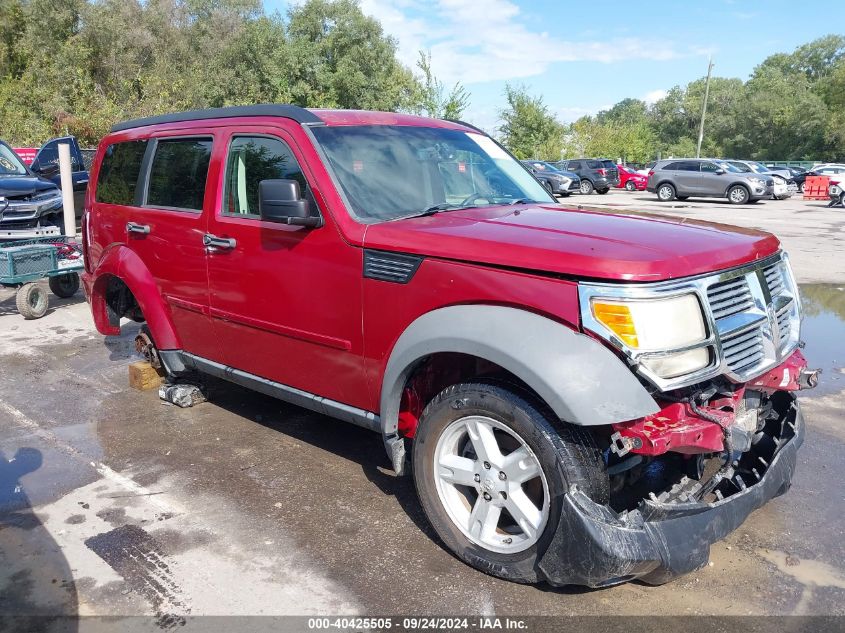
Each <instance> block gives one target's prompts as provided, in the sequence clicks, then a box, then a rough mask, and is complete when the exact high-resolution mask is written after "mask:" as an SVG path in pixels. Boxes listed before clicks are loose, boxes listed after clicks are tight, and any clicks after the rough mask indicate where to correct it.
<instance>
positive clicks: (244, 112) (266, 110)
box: [111, 103, 322, 132]
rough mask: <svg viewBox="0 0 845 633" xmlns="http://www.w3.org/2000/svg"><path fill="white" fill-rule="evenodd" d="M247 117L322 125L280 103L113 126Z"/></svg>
mask: <svg viewBox="0 0 845 633" xmlns="http://www.w3.org/2000/svg"><path fill="white" fill-rule="evenodd" d="M246 116H278V117H284V118H285V119H293V120H294V121H296V122H298V123H322V120H321V119H320V117H318V116H317V115H316V114H314V113H313V112H311V111H310V110H306V109H305V108H300V107H299V106H294V105H281V104H278V103H261V104H258V105H248V106H231V107H228V108H208V109H207V110H189V111H187V112H174V113H173V114H162V115H159V116H151V117H146V118H144V119H134V120H132V121H124V122H123V123H118V124H117V125H114V126H112V129H111V131H112V132H120V131H122V130H129V129H132V128H135V127H143V126H145V125H160V124H162V123H178V122H180V121H199V120H203V119H230V118H233V117H246Z"/></svg>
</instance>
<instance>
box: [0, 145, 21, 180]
mask: <svg viewBox="0 0 845 633" xmlns="http://www.w3.org/2000/svg"><path fill="white" fill-rule="evenodd" d="M26 174H27V172H26V167H24V166H23V163H22V162H21V159H20V158H18V155H17V154H15V153H14V152H13V151H12V149H11V148H10V147H9V146H7V145H5V144H3V143H0V176H26Z"/></svg>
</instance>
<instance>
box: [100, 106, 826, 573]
mask: <svg viewBox="0 0 845 633" xmlns="http://www.w3.org/2000/svg"><path fill="white" fill-rule="evenodd" d="M92 183H93V184H92V186H91V187H90V189H89V192H88V197H87V201H86V210H85V216H84V230H83V233H84V247H85V252H86V258H85V261H86V266H87V272H86V274H85V276H84V281H85V290H86V294H87V297H88V300H89V301H90V303H91V310H92V312H93V316H94V320H95V322H96V324H97V328H98V329H99V331H100V332H102V333H103V334H109V335H114V334H117V333H118V332H119V331H120V320H121V318H124V317H126V318H129V319H131V320H133V321H136V322H139V323H144V324H145V325H144V326H143V329H142V334H141V336H142V338H144V337H149V339H150V340H151V345H152V346H153V347H151V348H150V350H149V351H150V357H151V358H152V359H153V361H154V362H160V363H161V364H162V366H163V371H166V373H167V376H168V378H169V380H172V381H178V380H180V379H184V377H185V376H188V377H192V378H191V379H192V380H196V377H197V376H201V375H202V374H208V375H211V376H216V377H219V378H222V379H225V380H228V381H231V382H234V383H238V384H240V385H245V386H248V387H251V388H253V389H255V390H257V391H260V392H262V393H265V394H271V395H273V396H277V397H278V398H281V399H283V400H286V401H288V402H292V403H296V404H298V405H301V406H303V407H307V408H309V409H312V410H314V411H318V412H320V413H324V414H326V415H329V416H334V417H337V418H340V419H343V420H346V421H348V422H351V423H353V424H358V425H360V426H363V427H366V428H368V429H371V430H373V431H375V432H376V433H379V434H380V435H381V437H382V438H383V441H384V445H385V447H386V449H387V453H388V455H389V458H390V460H391V462H392V465H393V468H394V469H395V471H396V473H397V474H403V473H406V472H408V470H409V469H408V461H410V466H411V468H410V472H411V476H412V477H413V479H414V481H415V484H416V488H417V491H418V493H419V499H420V503H421V504H422V506H423V508H424V510H425V513H426V515H427V516H428V518H429V520H430V521H431V524H432V526H433V527H434V529H435V530H436V531H437V533H438V535H439V536H440V537H441V538H442V540H443V542H444V543H445V544H446V545H447V546H448V547H449V548H450V549H451V550H452V551H453V552H454V553H455V554H456V555H457V556H458V557H460V558H461V559H462V560H464V561H466V562H467V563H469V564H470V565H473V566H475V567H477V568H478V569H481V570H483V571H485V572H487V573H490V574H494V575H496V576H500V577H502V578H506V579H510V580H515V581H518V582H534V581H540V580H547V581H549V582H550V583H552V584H555V585H564V584H583V585H589V586H594V587H597V586H605V585H610V584H614V583H619V582H623V581H626V580H629V579H631V578H642V579H643V580H644V581H645V582H649V583H662V582H666V581H667V580H669V579H670V578H672V577H674V576H676V575H678V574H682V573H685V572H689V571H691V570H694V569H697V568H699V567H701V566H703V565H705V564H706V562H707V559H708V554H709V545H710V544H711V543H712V542H714V541H716V540H717V539H720V538H721V537H723V536H724V535H725V534H727V533H728V532H730V531H731V530H733V529H734V528H736V527H737V526H738V525H739V524H740V523H742V521H743V520H744V519H745V517H746V516H748V514H749V513H750V512H751V511H752V510H754V509H755V508H757V507H760V506H761V505H763V504H764V503H765V502H766V501H768V500H769V499H771V498H772V497H774V496H776V495H779V494H782V493H783V492H785V491H786V490H787V489H788V488H789V485H790V481H791V479H792V474H793V471H794V469H795V465H796V451H797V450H798V447H799V445H800V444H801V442H802V439H803V434H804V423H803V421H802V417H801V412H800V408H799V406H798V402H797V400H796V398H795V394H794V392H795V391H796V390H798V389H799V388H800V387H807V386H812V385H813V383H814V381H815V373H814V372H810V371H808V370H807V369H806V362H805V361H804V359H803V357H802V355H801V351H800V350H799V335H800V332H799V329H800V304H799V297H798V289H797V287H796V284H795V281H794V279H793V275H792V272H791V270H790V266H789V262H788V259H787V257H786V254H785V253H784V252H783V251H781V250H780V247H779V243H778V240H777V239H776V238H774V237H773V236H771V235H769V234H766V233H762V232H757V231H752V230H746V229H743V230H740V229H736V230H731V229H728V228H726V227H724V226H721V225H712V224H707V223H701V222H691V221H688V220H685V221H683V222H682V221H680V220H678V221H675V220H671V219H667V218H663V217H660V218H658V217H653V218H651V217H647V216H639V215H637V216H631V215H612V214H608V213H602V212H596V211H587V210H575V209H567V208H564V207H562V206H560V205H558V204H557V203H556V202H555V200H554V199H553V198H552V196H551V194H549V193H548V192H547V191H546V190H545V189H544V188H543V186H542V185H540V184H539V183H538V182H537V180H535V179H534V178H533V177H532V176H531V174H530V173H529V172H528V171H527V170H526V169H525V167H523V166H522V165H521V164H520V163H519V161H518V160H516V159H515V158H514V157H513V156H511V155H510V154H509V153H508V152H507V151H506V150H505V149H503V148H502V147H501V146H500V145H499V144H498V143H496V141H494V140H493V139H491V138H490V137H488V136H486V135H484V134H483V133H481V132H480V131H479V130H477V129H475V128H474V127H472V126H470V125H466V124H462V123H455V122H447V121H439V120H431V119H425V118H420V117H414V116H408V115H401V114H391V113H380V112H353V111H335V110H305V109H302V108H298V107H292V106H279V105H263V106H244V107H235V108H223V109H214V110H204V111H198V112H187V113H181V114H173V115H166V116H160V117H153V118H149V119H142V120H138V121H130V122H128V123H123V124H120V125H117V126H115V127H114V128H113V130H112V133H111V134H109V135H108V136H107V137H106V138H104V139H103V141H102V143H100V146H99V149H98V150H97V155H96V159H95V161H94V166H93V170H92ZM408 453H410V456H411V459H410V460H408V459H407V458H406V455H407V454H408ZM280 459H284V457H283V456H280Z"/></svg>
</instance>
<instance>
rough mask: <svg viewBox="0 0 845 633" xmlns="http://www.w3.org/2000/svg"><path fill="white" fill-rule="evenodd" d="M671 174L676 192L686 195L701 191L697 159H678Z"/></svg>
mask: <svg viewBox="0 0 845 633" xmlns="http://www.w3.org/2000/svg"><path fill="white" fill-rule="evenodd" d="M673 174H674V178H673V180H674V181H675V185H676V188H677V190H678V194H680V195H687V194H696V193H701V172H700V170H699V161H697V160H682V161H678V162H677V163H676V166H675V171H674V172H673Z"/></svg>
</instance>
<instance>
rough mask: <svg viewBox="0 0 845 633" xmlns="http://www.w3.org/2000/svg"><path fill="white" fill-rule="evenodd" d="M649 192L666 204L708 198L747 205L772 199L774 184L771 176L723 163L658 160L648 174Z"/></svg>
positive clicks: (678, 159) (696, 159)
mask: <svg viewBox="0 0 845 633" xmlns="http://www.w3.org/2000/svg"><path fill="white" fill-rule="evenodd" d="M646 189H648V191H650V192H651V193H656V194H657V198H658V199H659V200H661V201H663V202H669V201H670V200H674V199H675V198H677V199H678V200H686V199H687V198H690V197H707V198H727V199H728V200H729V201H730V202H731V204H747V203H749V202H757V201H758V200H761V199H763V198H770V197H771V196H772V193H773V192H774V181H773V180H772V177H771V176H763V175H760V174H747V173H743V172H741V171H740V170H739V169H737V168H736V167H734V166H733V165H731V164H730V163H728V162H725V161H722V160H714V159H706V158H675V159H671V160H661V161H657V163H656V164H655V165H654V168H653V169H652V170H651V171H650V172H648V184H647V186H646Z"/></svg>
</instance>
